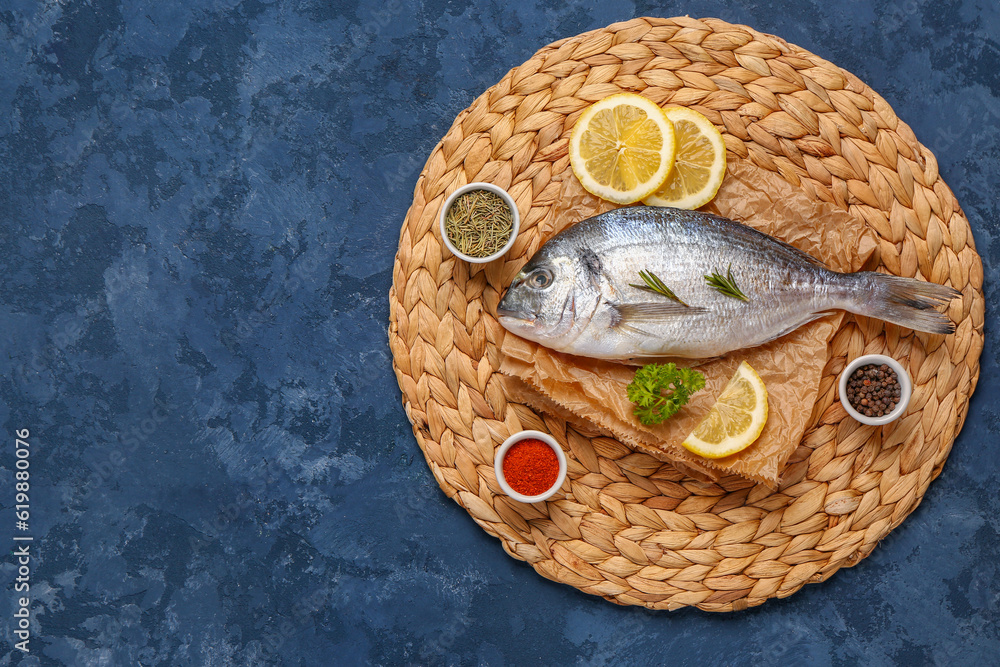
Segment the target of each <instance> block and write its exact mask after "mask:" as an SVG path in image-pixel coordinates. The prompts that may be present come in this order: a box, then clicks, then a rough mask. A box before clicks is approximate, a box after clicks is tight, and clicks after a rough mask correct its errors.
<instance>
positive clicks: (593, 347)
mask: <svg viewBox="0 0 1000 667" xmlns="http://www.w3.org/2000/svg"><path fill="white" fill-rule="evenodd" d="M640 271H648V272H652V273H653V274H655V275H656V276H657V277H658V278H659V279H660V280H662V281H663V283H665V284H666V285H667V287H669V288H670V289H671V290H672V291H673V292H674V293H675V294H676V296H677V297H678V298H679V299H680V300H681V301H682V302H684V304H686V305H683V304H680V303H677V302H674V301H672V300H670V299H668V298H667V297H665V296H663V295H661V294H658V293H652V292H650V291H647V290H644V289H640V288H638V287H634V286H633V285H641V284H642V279H641V278H640V276H639V272H640ZM712 272H717V273H719V274H721V275H727V273H729V272H731V274H732V276H733V278H734V279H735V282H736V284H737V285H738V287H739V289H740V290H742V291H743V293H744V294H745V295H746V296H747V297H748V300H747V301H745V302H744V301H741V300H739V299H736V298H733V297H731V296H727V295H725V294H723V293H721V292H719V291H717V290H716V289H714V288H713V287H711V286H710V285H709V284H708V282H707V281H706V279H705V276H706V274H711V273H712ZM955 296H958V292H956V291H955V290H953V289H952V288H950V287H947V286H943V285H936V284H933V283H927V282H923V281H918V280H914V279H910V278H901V277H897V276H889V275H886V274H880V273H873V272H859V273H838V272H836V271H832V270H830V269H828V268H826V267H825V266H823V265H822V264H821V263H820V262H819V261H818V260H816V259H814V258H813V257H811V256H809V255H807V254H806V253H803V252H801V251H800V250H797V249H796V248H793V247H792V246H790V245H788V244H786V243H784V242H782V241H779V240H778V239H775V238H773V237H770V236H768V235H766V234H763V233H761V232H758V231H757V230H754V229H752V228H750V227H747V226H746V225H742V224H740V223H737V222H734V221H732V220H728V219H726V218H722V217H720V216H715V215H711V214H708V213H702V212H700V211H682V210H678V209H671V208H661V207H644V206H638V207H630V208H620V209H616V210H613V211H609V212H608V213H604V214H602V215H599V216H595V217H593V218H589V219H587V220H584V221H582V222H579V223H577V224H576V225H573V226H572V227H569V228H568V229H566V230H564V231H563V232H561V233H559V234H557V235H556V236H554V237H553V238H551V239H549V241H548V242H546V243H545V244H544V245H543V246H542V247H541V248H540V249H539V250H538V252H536V253H535V255H534V256H533V257H532V258H531V259H530V260H529V261H528V263H527V264H525V266H524V267H523V268H522V269H521V271H520V272H519V273H518V275H517V276H516V277H515V278H514V280H513V282H512V283H511V285H510V287H509V288H508V290H507V292H506V294H505V295H504V297H503V299H502V300H501V302H500V304H499V306H498V308H497V315H498V318H499V321H500V323H501V325H503V326H504V327H505V328H506V329H508V330H509V331H511V332H513V333H515V334H517V335H520V336H522V337H524V338H527V339H529V340H534V341H536V342H538V343H540V344H542V345H546V346H547V347H550V348H553V349H556V350H559V351H562V352H567V353H570V354H577V355H581V356H588V357H595V358H601V359H613V360H628V359H635V358H648V357H682V358H709V357H715V356H720V355H723V354H726V353H727V352H731V351H733V350H736V349H741V348H748V347H755V346H757V345H761V344H763V343H766V342H768V341H771V340H774V339H775V338H778V337H780V336H782V335H784V334H786V333H788V332H790V331H793V330H794V329H796V328H798V327H800V326H802V325H803V324H805V323H807V322H810V321H812V320H814V319H816V318H817V317H820V316H821V315H822V314H824V313H826V312H829V311H830V310H834V309H843V310H847V311H849V312H853V313H857V314H860V315H866V316H871V317H878V318H880V319H884V320H887V321H890V322H894V323H896V324H899V325H901V326H905V327H909V328H912V329H917V330H920V331H929V332H934V333H949V332H951V331H954V325H953V324H952V323H951V322H950V320H948V318H947V317H945V316H944V315H943V314H941V313H939V312H937V311H936V310H934V309H933V308H934V307H935V306H938V305H941V304H944V303H947V301H948V300H950V299H952V298H954V297H955Z"/></svg>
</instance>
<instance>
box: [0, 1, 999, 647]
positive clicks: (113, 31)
mask: <svg viewBox="0 0 1000 667" xmlns="http://www.w3.org/2000/svg"><path fill="white" fill-rule="evenodd" d="M679 14H691V15H693V16H717V17H720V18H723V19H726V20H729V21H732V22H738V23H747V24H751V25H753V26H755V27H757V28H758V29H760V30H763V31H765V32H770V33H773V34H777V35H780V36H782V37H784V38H785V39H787V40H788V41H790V42H793V43H797V44H799V45H801V46H803V47H805V48H807V49H809V50H811V51H813V52H814V53H817V54H819V55H822V56H824V57H826V58H828V59H830V60H832V61H834V62H836V63H838V64H840V65H841V66H843V67H845V68H846V69H848V70H850V71H852V72H854V73H855V74H857V75H858V76H859V77H860V78H861V79H862V80H864V81H866V82H867V83H869V84H870V85H871V86H872V87H873V88H874V89H875V90H877V91H878V92H880V93H881V94H882V95H883V96H885V98H886V99H887V100H888V101H889V103H890V104H892V106H893V107H894V108H895V110H896V111H897V113H898V115H899V116H900V117H901V118H902V119H903V120H905V121H906V122H907V123H909V124H910V125H911V126H912V127H913V129H914V131H915V132H916V134H917V137H918V138H919V139H920V140H921V141H923V142H924V143H925V144H926V145H927V146H929V147H930V148H931V149H932V150H933V151H934V152H935V153H936V154H937V157H938V160H939V162H940V168H941V172H942V174H943V175H944V177H945V179H946V181H947V182H948V183H949V185H950V186H951V187H952V188H953V189H954V191H955V192H956V194H957V196H958V198H959V200H960V202H961V203H962V205H963V207H964V209H965V211H966V213H967V215H968V217H969V219H970V221H971V223H972V227H973V230H974V234H975V238H976V242H977V244H978V247H979V251H980V253H981V254H982V255H983V260H984V262H985V266H986V281H987V284H986V291H987V298H988V306H987V308H988V311H987V317H988V320H987V328H988V338H987V343H986V348H985V350H984V351H983V355H982V364H983V371H982V376H981V379H980V383H979V390H978V392H977V394H976V395H975V397H974V399H973V401H972V405H971V410H970V414H969V420H968V422H967V424H966V426H965V429H964V431H963V432H962V433H961V436H960V437H959V438H958V440H957V442H956V444H955V448H954V451H953V453H952V455H951V458H950V460H949V462H948V464H947V465H946V467H945V469H944V473H943V474H942V476H941V477H940V479H939V480H937V481H936V482H935V483H934V484H933V485H932V486H931V488H930V490H929V492H928V494H927V496H926V498H925V500H924V503H923V504H922V505H921V506H920V508H919V509H918V510H917V511H916V512H915V513H914V514H913V515H912V516H911V517H910V518H909V519H908V520H907V521H906V523H905V524H904V525H903V526H902V527H900V528H899V529H898V530H896V531H895V532H894V533H892V534H891V535H890V536H889V537H888V538H887V539H886V540H884V542H883V543H882V544H881V545H880V546H879V547H878V549H876V551H875V552H874V554H873V555H872V556H871V557H870V558H868V559H867V560H866V561H864V562H862V563H861V564H860V565H859V566H858V567H856V568H853V569H850V570H843V571H841V572H840V573H839V574H837V575H836V576H835V577H833V578H832V579H831V580H830V581H829V582H827V583H825V584H821V585H812V586H808V587H806V588H805V589H804V590H802V591H801V592H800V593H798V594H796V595H795V596H793V597H792V598H790V599H787V600H783V601H772V602H769V603H768V604H766V605H764V606H763V607H760V608H757V609H753V610H750V611H748V612H745V613H740V614H732V615H711V614H706V613H702V612H698V611H696V610H687V611H682V612H679V613H673V614H668V613H651V612H647V611H645V610H642V609H634V608H619V607H616V606H614V605H611V604H609V603H607V602H604V601H602V600H600V599H597V598H592V597H590V596H586V595H584V594H582V593H579V592H577V591H576V590H574V589H572V588H569V587H566V586H561V585H557V584H554V583H551V582H549V581H546V580H544V579H542V578H541V577H539V576H537V575H536V574H534V572H533V571H532V570H531V569H530V568H529V567H528V566H526V565H524V564H523V563H520V562H517V561H514V560H512V559H511V558H509V557H507V556H506V555H505V554H504V553H503V551H502V549H501V547H500V545H499V543H498V542H497V541H496V540H494V539H492V538H490V537H488V536H487V535H486V534H485V533H483V531H482V530H480V529H479V528H478V527H477V526H476V525H475V524H474V523H473V522H472V520H471V519H470V518H469V517H468V515H467V514H466V513H465V512H464V510H462V509H461V508H460V507H458V506H457V505H455V504H454V503H452V502H450V501H448V500H447V499H446V498H445V497H444V496H443V494H441V493H440V491H439V490H438V489H437V486H436V485H435V483H434V481H433V479H432V477H431V475H430V472H429V471H428V470H427V468H426V466H425V464H424V462H423V459H422V457H421V455H420V452H419V451H418V448H417V446H416V443H415V441H414V439H413V437H412V435H411V433H410V429H409V425H408V423H407V421H406V419H405V416H404V414H403V411H402V409H401V407H400V405H399V391H398V388H397V386H396V383H395V378H394V376H393V373H392V370H391V364H390V356H389V352H388V348H387V340H386V326H387V322H388V305H387V293H388V290H389V285H390V281H391V269H392V261H393V254H394V251H395V246H396V243H397V238H398V231H399V227H400V224H401V222H402V219H403V216H404V214H405V212H406V209H407V207H408V205H409V202H410V199H411V196H412V188H413V185H414V183H415V181H416V176H417V173H418V172H419V170H420V167H421V166H422V164H423V162H424V160H425V159H426V157H427V155H428V154H429V152H430V150H431V148H432V147H433V146H434V144H435V143H436V142H437V141H438V139H439V138H440V137H441V136H442V135H443V134H444V132H445V130H446V129H447V128H448V126H449V125H450V124H451V121H452V119H453V118H454V116H455V115H456V114H457V113H458V112H459V111H460V110H462V109H463V108H465V107H466V106H467V105H468V104H469V103H470V102H471V101H472V100H473V99H474V98H475V97H476V96H477V95H478V94H479V93H480V92H482V91H483V90H484V89H486V88H487V87H489V86H490V85H492V84H493V83H495V82H496V81H497V80H499V79H500V77H501V76H503V74H504V73H505V72H506V71H507V70H508V69H509V68H511V67H513V66H516V65H518V64H520V63H522V62H523V61H525V60H526V59H527V58H528V57H530V56H531V54H532V53H533V52H534V51H535V50H536V49H538V48H540V47H541V46H543V45H545V44H547V43H549V42H551V41H553V40H555V39H558V38H561V37H566V36H570V35H574V34H577V33H579V32H582V31H585V30H590V29H593V28H598V27H602V26H604V25H607V24H609V23H612V22H614V21H618V20H623V19H627V18H631V17H633V16H642V15H660V16H674V15H679ZM998 39H1000V10H998V8H997V5H996V3H994V2H992V1H990V0H905V1H901V2H888V1H886V0H881V1H878V0H876V2H874V4H872V5H867V4H866V5H862V4H860V3H858V4H855V3H853V2H850V1H849V0H804V1H802V0H779V1H777V2H768V3H764V2H741V1H739V0H722V1H720V0H709V1H707V2H700V3H664V4H655V5H654V4H650V3H645V2H632V1H630V0H614V1H613V2H612V1H607V0H601V1H598V2H570V3H552V4H551V5H549V4H546V3H543V2H531V1H528V2H523V1H516V2H513V3H501V2H476V3H473V2H469V1H467V0H447V1H443V0H428V1H426V2H422V3H409V2H407V3H403V2H401V1H400V0H390V1H389V2H388V3H387V4H383V3H378V2H368V1H365V2H361V3H356V2H355V3H352V2H339V1H336V0H334V1H332V2H328V1H327V0H302V1H301V2H291V1H288V2H284V1H278V2H269V1H264V0H259V1H258V0H247V1H245V2H238V1H236V0H216V1H204V2H194V1H192V0H170V1H166V2H164V1H162V0H156V1H153V0H146V1H141V0H125V1H123V2H119V1H117V0H64V1H60V2H44V3H43V2H37V1H36V0H0V346H2V347H0V375H2V381H0V425H2V431H0V434H2V435H0V442H2V443H3V445H2V448H0V479H2V480H3V481H2V487H0V539H2V540H3V547H2V549H3V552H4V554H6V553H7V550H8V548H10V545H13V542H11V541H10V537H11V536H12V534H13V533H14V532H15V530H14V520H15V519H14V509H13V503H14V498H13V489H12V485H13V471H14V462H15V458H14V437H15V436H14V433H15V431H16V430H17V429H29V430H30V434H31V435H30V437H29V441H30V443H31V447H32V455H31V459H30V462H31V466H32V467H31V473H32V477H31V494H30V495H31V498H30V503H31V519H30V530H29V533H30V534H31V535H32V536H33V537H34V540H35V541H34V542H33V545H32V549H33V550H34V559H33V561H32V566H31V567H32V573H31V595H32V600H33V601H32V609H33V614H34V621H33V625H32V630H33V636H32V639H31V644H30V648H31V653H30V654H28V655H24V654H22V653H21V652H19V651H15V650H14V649H13V647H12V644H13V641H14V640H15V639H16V638H15V636H14V635H13V629H14V627H15V626H14V620H13V618H12V615H13V613H14V611H15V604H16V602H15V597H16V596H15V594H14V592H13V590H12V588H13V582H14V578H15V576H16V567H15V563H14V559H13V557H12V556H6V557H5V558H4V559H3V560H2V564H0V584H2V586H0V588H2V590H3V591H4V593H3V594H2V595H0V655H2V658H0V665H10V664H19V665H49V664H63V665H140V664H141V665H144V666H149V665H264V664H283V665H330V664H337V665H353V664H379V665H396V664H449V665H451V664H454V665H474V664H476V665H478V664H481V665H533V664H583V665H611V664H633V665H638V664H664V663H667V662H671V663H677V664H682V665H701V664H708V665H738V664H757V665H779V664H789V663H799V664H813V665H841V664H859V663H861V664H868V665H896V664H906V665H919V664H953V665H984V664H997V661H998V657H997V656H998V655H1000V631H998V625H1000V566H998V550H1000V537H998V531H1000V519H998V516H1000V499H998V491H997V489H998V487H1000V472H998V462H1000V456H998V450H997V443H998V441H1000V438H998V435H1000V407H998V403H997V400H996V396H997V394H998V391H1000V382H998V373H997V371H998V364H1000V345H998V342H997V341H998V338H997V336H996V328H997V305H998V291H997V287H996V285H998V284H1000V283H998V281H997V278H998V271H1000V214H998V206H997V199H996V191H997V187H996V184H997V182H998V181H1000V158H998V148H1000V146H998V144H1000V123H998V121H1000V45H998Z"/></svg>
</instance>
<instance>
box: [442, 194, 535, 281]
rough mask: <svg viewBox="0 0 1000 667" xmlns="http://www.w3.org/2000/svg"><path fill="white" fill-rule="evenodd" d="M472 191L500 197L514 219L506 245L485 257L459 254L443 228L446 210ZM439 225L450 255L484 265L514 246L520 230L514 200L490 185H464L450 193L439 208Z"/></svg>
mask: <svg viewBox="0 0 1000 667" xmlns="http://www.w3.org/2000/svg"><path fill="white" fill-rule="evenodd" d="M472 190H489V191H490V192H493V193H495V194H498V195H500V197H502V198H503V200H504V201H505V202H507V206H509V207H510V211H511V214H512V215H513V218H514V220H513V224H512V226H511V230H510V238H509V239H507V243H505V244H504V246H503V247H502V248H500V250H498V251H497V252H495V253H493V254H492V255H487V256H486V257H470V256H469V255H466V254H465V253H463V252H459V251H458V248H456V247H455V246H454V245H452V243H451V240H450V239H449V238H448V232H446V231H445V228H444V219H445V217H446V216H447V215H448V209H450V208H451V205H452V204H453V203H454V202H455V200H456V199H457V198H459V197H461V196H462V195H464V194H465V193H466V192H470V191H472ZM439 224H440V226H441V239H442V240H443V241H444V245H445V247H446V248H448V250H450V251H451V254H453V255H455V257H458V258H459V259H464V260H465V261H466V262H472V263H473V264H485V263H486V262H492V261H493V260H494V259H497V258H499V257H501V256H502V255H503V254H504V253H506V252H507V251H508V250H510V247H511V246H512V245H514V239H516V238H517V232H518V231H519V230H520V229H521V215H520V214H519V213H518V212H517V204H515V203H514V198H513V197H511V196H510V195H509V194H508V193H507V191H506V190H504V189H503V188H501V187H499V186H497V185H493V184H492V183H469V184H468V185H464V186H462V187H460V188H459V189H458V190H455V191H454V192H452V193H451V195H449V197H448V198H447V199H445V200H444V206H442V207H441V217H440V220H439Z"/></svg>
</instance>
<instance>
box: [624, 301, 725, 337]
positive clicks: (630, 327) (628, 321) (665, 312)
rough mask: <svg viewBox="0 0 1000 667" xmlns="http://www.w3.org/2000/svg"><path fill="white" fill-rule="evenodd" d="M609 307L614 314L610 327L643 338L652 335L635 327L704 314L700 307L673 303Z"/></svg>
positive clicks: (661, 302)
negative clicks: (672, 318)
mask: <svg viewBox="0 0 1000 667" xmlns="http://www.w3.org/2000/svg"><path fill="white" fill-rule="evenodd" d="M609 305H610V306H611V307H612V309H614V312H615V318H614V320H613V322H612V326H614V327H618V328H619V329H625V330H626V331H631V332H632V333H637V334H642V335H645V336H652V334H651V333H649V332H648V331H644V330H643V329H641V328H640V327H638V326H637V325H639V324H655V323H657V322H660V321H662V320H664V319H667V318H671V317H676V316H678V315H694V314H696V313H703V312H705V309H704V308H702V307H701V306H685V305H682V304H679V303H675V302H673V301H657V302H643V303H620V304H609Z"/></svg>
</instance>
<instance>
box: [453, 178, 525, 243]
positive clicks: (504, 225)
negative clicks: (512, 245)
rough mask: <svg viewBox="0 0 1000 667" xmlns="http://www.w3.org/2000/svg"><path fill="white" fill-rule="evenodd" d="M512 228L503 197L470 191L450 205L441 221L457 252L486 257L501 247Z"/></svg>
mask: <svg viewBox="0 0 1000 667" xmlns="http://www.w3.org/2000/svg"><path fill="white" fill-rule="evenodd" d="M513 227H514V213H513V211H511V210H510V206H508V205H507V202H506V201H504V199H503V197H501V196H500V195H498V194H497V193H495V192H491V191H489V190H471V191H469V192H466V193H465V194H463V195H461V196H459V197H458V198H456V199H455V201H454V202H452V204H451V207H450V208H449V209H448V213H447V214H446V215H445V218H444V228H445V233H447V234H448V240H449V241H451V243H452V245H454V246H455V247H456V248H457V249H458V251H459V252H461V253H463V254H466V255H468V256H469V257H488V256H489V255H492V254H493V253H495V252H497V251H499V250H500V249H501V248H503V247H504V244H506V243H507V241H508V239H510V234H511V231H512V230H513Z"/></svg>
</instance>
